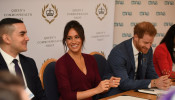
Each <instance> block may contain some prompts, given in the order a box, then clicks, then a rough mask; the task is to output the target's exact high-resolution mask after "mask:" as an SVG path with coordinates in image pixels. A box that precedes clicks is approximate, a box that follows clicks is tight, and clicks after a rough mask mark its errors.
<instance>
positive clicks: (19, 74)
mask: <svg viewBox="0 0 175 100" xmlns="http://www.w3.org/2000/svg"><path fill="white" fill-rule="evenodd" d="M12 62H13V63H14V64H15V71H16V75H17V76H18V77H20V78H21V80H22V82H23V83H24V79H23V75H22V71H21V69H20V67H19V65H18V60H17V59H13V61H12Z"/></svg>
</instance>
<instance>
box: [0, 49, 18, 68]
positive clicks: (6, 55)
mask: <svg viewBox="0 0 175 100" xmlns="http://www.w3.org/2000/svg"><path fill="white" fill-rule="evenodd" d="M0 52H1V54H2V57H3V58H4V60H5V62H6V64H7V65H9V64H11V63H12V61H13V59H17V60H18V61H19V55H17V56H16V58H13V57H12V56H10V55H9V54H7V53H6V52H4V51H3V50H2V49H1V48H0Z"/></svg>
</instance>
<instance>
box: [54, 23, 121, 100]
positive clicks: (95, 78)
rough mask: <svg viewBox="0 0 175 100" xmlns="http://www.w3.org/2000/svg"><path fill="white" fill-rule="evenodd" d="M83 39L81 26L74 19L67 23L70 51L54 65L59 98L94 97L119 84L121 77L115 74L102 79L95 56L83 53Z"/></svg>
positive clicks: (65, 41)
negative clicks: (108, 78)
mask: <svg viewBox="0 0 175 100" xmlns="http://www.w3.org/2000/svg"><path fill="white" fill-rule="evenodd" d="M84 40H85V36H84V29H83V27H82V25H81V24H80V23H79V22H77V21H74V20H73V21H70V22H68V23H67V25H66V26H65V29H64V35H63V45H64V47H65V52H67V53H65V54H64V55H63V56H62V57H61V58H59V59H58V61H57V62H56V66H55V74H56V78H57V82H58V91H59V93H60V98H59V100H92V97H93V96H94V95H96V94H100V93H102V92H105V91H108V90H109V89H110V88H111V87H118V85H119V82H120V78H116V77H111V78H110V80H103V81H101V78H100V75H99V72H98V68H97V62H96V60H95V58H94V57H93V56H91V55H88V54H85V53H82V52H81V50H82V47H83V44H84ZM67 48H68V51H67Z"/></svg>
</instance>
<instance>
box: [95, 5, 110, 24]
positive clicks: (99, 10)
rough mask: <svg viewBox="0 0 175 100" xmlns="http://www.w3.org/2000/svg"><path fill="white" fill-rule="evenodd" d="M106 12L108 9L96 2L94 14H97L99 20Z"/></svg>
mask: <svg viewBox="0 0 175 100" xmlns="http://www.w3.org/2000/svg"><path fill="white" fill-rule="evenodd" d="M107 13H108V9H107V7H106V5H105V4H98V5H97V8H96V11H95V14H96V15H97V17H98V19H100V20H101V21H102V20H103V19H104V18H105V16H106V15H107Z"/></svg>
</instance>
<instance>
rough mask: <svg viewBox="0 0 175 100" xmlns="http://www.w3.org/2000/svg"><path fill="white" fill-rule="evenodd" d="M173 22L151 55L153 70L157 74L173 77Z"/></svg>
mask: <svg viewBox="0 0 175 100" xmlns="http://www.w3.org/2000/svg"><path fill="white" fill-rule="evenodd" d="M174 51H175V24H174V25H172V26H171V27H170V28H169V30H168V32H167V33H166V35H165V36H164V38H163V39H162V41H161V42H160V44H159V45H158V46H157V47H156V49H155V51H154V56H153V63H154V67H155V70H156V72H157V74H158V75H159V76H163V75H170V78H175V58H174V57H175V52H174Z"/></svg>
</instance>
